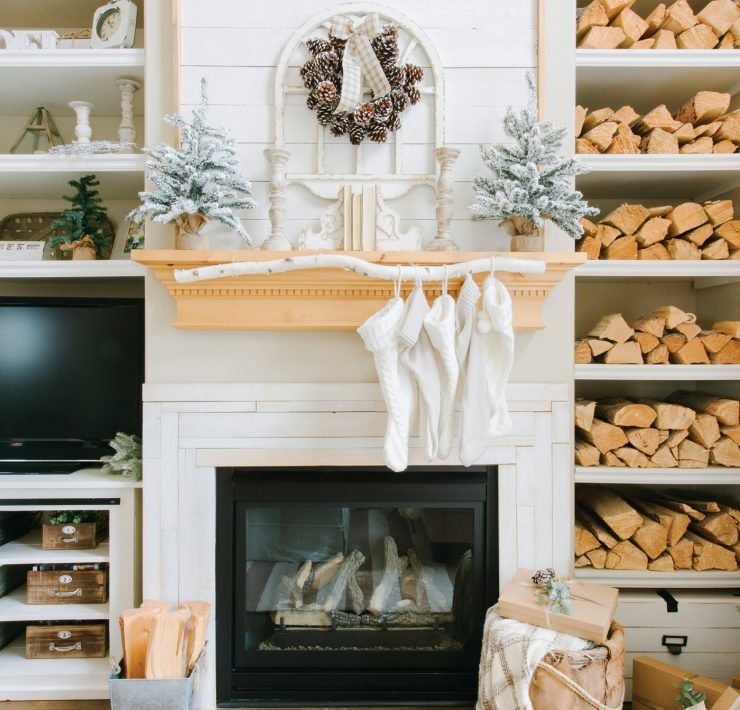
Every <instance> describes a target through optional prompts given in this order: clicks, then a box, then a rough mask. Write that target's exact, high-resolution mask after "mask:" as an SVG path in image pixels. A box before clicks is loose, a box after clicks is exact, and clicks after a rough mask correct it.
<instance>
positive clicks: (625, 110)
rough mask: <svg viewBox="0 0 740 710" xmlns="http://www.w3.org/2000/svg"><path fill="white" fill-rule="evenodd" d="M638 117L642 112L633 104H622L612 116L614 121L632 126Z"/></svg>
mask: <svg viewBox="0 0 740 710" xmlns="http://www.w3.org/2000/svg"><path fill="white" fill-rule="evenodd" d="M638 118H640V114H639V113H637V111H635V109H633V108H632V106H621V107H620V108H618V109H617V110H616V111H615V112H614V115H613V116H612V120H613V121H617V123H624V124H625V125H627V126H631V125H632V124H633V123H634V122H635V121H636V120H637V119H638Z"/></svg>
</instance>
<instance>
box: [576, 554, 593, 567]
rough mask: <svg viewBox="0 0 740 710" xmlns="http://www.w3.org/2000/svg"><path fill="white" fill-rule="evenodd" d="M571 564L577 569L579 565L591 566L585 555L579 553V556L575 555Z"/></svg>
mask: <svg viewBox="0 0 740 710" xmlns="http://www.w3.org/2000/svg"><path fill="white" fill-rule="evenodd" d="M573 566H574V567H575V568H576V569H578V568H580V567H590V566H591V560H589V559H588V557H586V555H580V556H579V557H576V561H575V562H574V563H573Z"/></svg>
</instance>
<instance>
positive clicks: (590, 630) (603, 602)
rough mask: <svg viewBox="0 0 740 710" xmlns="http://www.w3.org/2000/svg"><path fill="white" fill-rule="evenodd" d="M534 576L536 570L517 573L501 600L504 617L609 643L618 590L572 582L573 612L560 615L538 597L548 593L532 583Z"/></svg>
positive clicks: (499, 603) (499, 604)
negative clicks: (608, 638)
mask: <svg viewBox="0 0 740 710" xmlns="http://www.w3.org/2000/svg"><path fill="white" fill-rule="evenodd" d="M533 574H534V571H533V570H528V569H519V570H517V573H516V574H515V575H514V578H513V579H512V580H511V582H509V584H508V585H507V586H506V588H505V589H504V591H503V593H502V594H501V596H500V597H499V600H498V608H499V614H501V616H506V617H508V618H510V619H518V620H519V621H526V622H527V623H528V624H533V625H534V626H543V627H545V628H550V629H554V630H555V631H561V632H563V633H566V634H572V635H573V636H580V637H581V638H584V639H587V640H589V641H594V642H595V643H603V642H604V641H606V638H607V636H608V635H609V627H610V626H611V623H612V619H613V618H614V612H615V610H616V608H617V601H618V599H619V591H618V590H617V589H614V588H613V587H605V586H603V585H601V584H586V583H585V582H576V581H571V582H569V586H570V590H571V595H572V600H573V604H572V610H571V613H570V614H558V613H556V612H554V611H552V610H551V609H550V608H549V607H548V606H547V604H540V603H539V601H538V596H539V595H540V594H542V593H544V590H543V589H542V588H541V587H539V586H537V585H536V584H534V583H533V582H532V575H533Z"/></svg>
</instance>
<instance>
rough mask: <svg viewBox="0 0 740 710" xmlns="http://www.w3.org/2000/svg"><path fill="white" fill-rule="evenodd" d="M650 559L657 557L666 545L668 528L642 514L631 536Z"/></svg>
mask: <svg viewBox="0 0 740 710" xmlns="http://www.w3.org/2000/svg"><path fill="white" fill-rule="evenodd" d="M631 540H632V542H634V543H635V545H637V546H638V547H639V548H640V549H641V550H642V551H643V552H644V553H645V554H646V555H647V556H648V557H649V558H650V559H651V560H654V559H656V558H657V557H659V556H660V555H661V554H663V552H665V549H666V547H667V546H668V530H667V528H665V527H664V526H663V525H661V524H660V523H658V522H656V521H655V520H653V519H652V518H649V517H645V516H643V518H642V525H641V526H640V527H639V528H638V529H637V530H636V531H635V534H634V535H633V536H632V538H631Z"/></svg>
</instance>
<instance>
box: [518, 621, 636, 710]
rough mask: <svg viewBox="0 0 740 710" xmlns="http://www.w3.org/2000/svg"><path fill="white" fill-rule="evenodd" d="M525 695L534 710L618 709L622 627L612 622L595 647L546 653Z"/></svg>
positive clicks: (621, 691)
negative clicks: (604, 639)
mask: <svg viewBox="0 0 740 710" xmlns="http://www.w3.org/2000/svg"><path fill="white" fill-rule="evenodd" d="M544 665H547V666H548V667H549V668H545V667H543V666H544ZM550 669H554V671H553V670H550ZM573 684H575V685H573ZM576 686H577V687H576ZM578 689H580V691H579V690H578ZM529 697H530V698H531V700H532V706H533V708H534V710H553V708H557V709H558V710H592V709H593V708H603V707H604V706H606V707H608V708H621V707H622V703H623V702H624V631H623V630H622V627H621V626H620V625H619V624H617V623H616V622H612V625H611V629H610V630H609V638H608V639H607V640H606V642H605V643H604V644H602V645H601V646H598V647H597V648H594V649H591V650H588V651H570V652H559V651H551V652H550V653H548V654H547V655H546V656H545V658H544V659H543V661H542V663H541V664H540V667H538V668H537V670H536V671H535V674H534V676H533V678H532V683H531V685H530V686H529Z"/></svg>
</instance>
